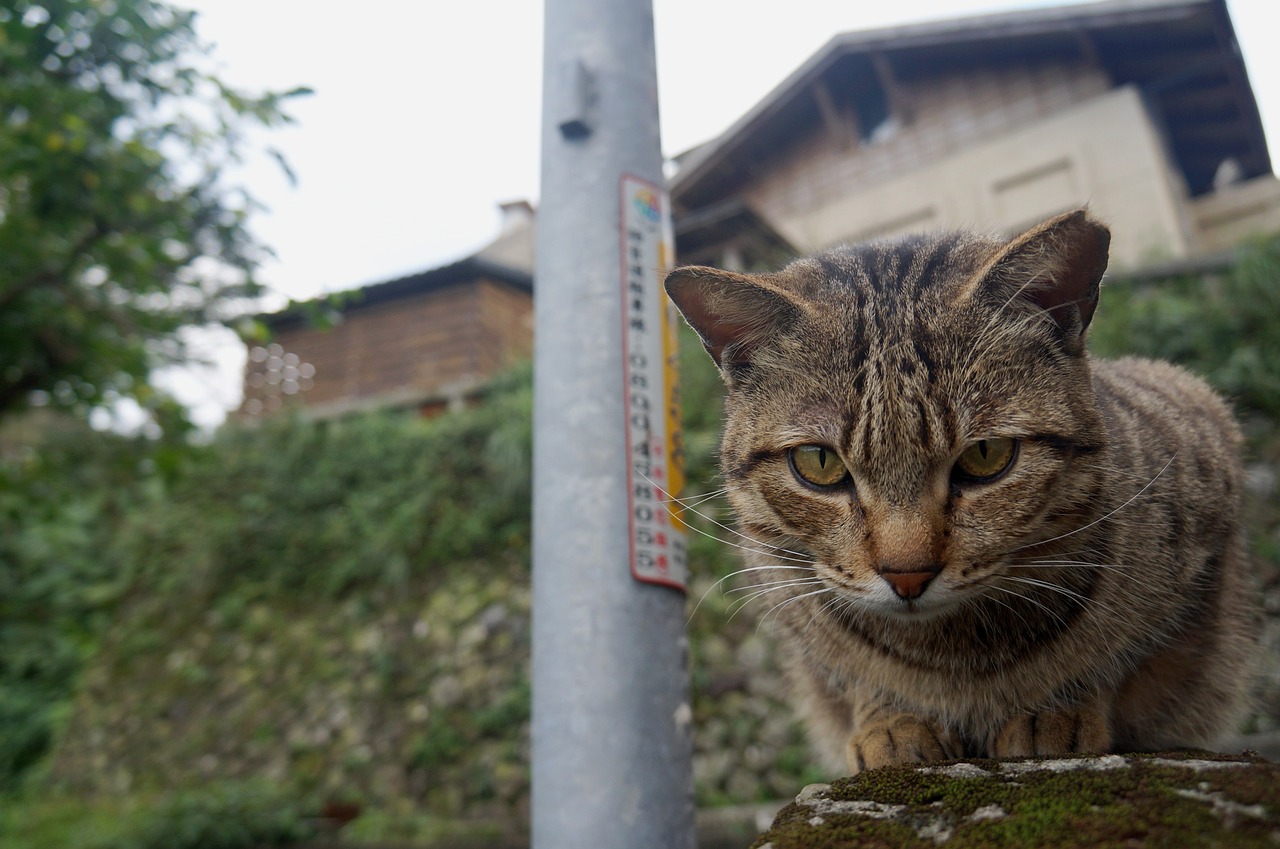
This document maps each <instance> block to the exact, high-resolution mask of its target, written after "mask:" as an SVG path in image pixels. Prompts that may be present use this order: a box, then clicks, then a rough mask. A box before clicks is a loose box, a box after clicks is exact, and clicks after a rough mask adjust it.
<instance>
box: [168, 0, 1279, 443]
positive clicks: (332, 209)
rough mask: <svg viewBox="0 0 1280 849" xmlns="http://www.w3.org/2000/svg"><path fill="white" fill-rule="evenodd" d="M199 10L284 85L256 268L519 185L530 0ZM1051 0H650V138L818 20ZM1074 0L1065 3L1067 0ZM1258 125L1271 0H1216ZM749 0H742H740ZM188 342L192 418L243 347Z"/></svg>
mask: <svg viewBox="0 0 1280 849" xmlns="http://www.w3.org/2000/svg"><path fill="white" fill-rule="evenodd" d="M173 2H174V4H175V5H179V6H184V7H186V8H191V9H194V10H196V11H197V12H198V13H199V16H198V18H197V31H198V32H199V34H200V36H201V37H202V39H203V40H204V41H206V42H207V43H210V44H211V45H213V52H212V59H213V62H214V63H215V66H216V67H217V68H218V70H219V73H220V74H221V76H222V77H223V79H224V80H226V81H227V82H229V83H231V84H233V85H236V86H238V87H241V88H247V89H250V90H266V89H274V90H286V89H290V88H293V87H295V86H299V85H305V86H308V87H310V88H312V89H314V91H315V94H314V95H312V96H310V97H307V98H303V99H299V100H294V101H291V104H292V105H291V108H290V111H291V113H292V114H293V116H294V117H295V119H296V124H295V125H293V126H291V127H288V128H285V129H282V130H273V131H270V132H264V133H261V134H258V135H256V136H254V137H252V139H251V141H252V142H253V143H254V144H255V145H256V146H257V148H258V149H260V150H261V149H265V148H266V147H273V148H276V149H278V150H279V151H280V152H281V153H283V154H284V156H285V158H286V159H287V160H288V162H289V164H290V166H291V168H292V170H293V171H294V172H295V174H296V175H297V184H296V185H292V184H291V183H290V181H289V180H288V179H287V178H286V177H285V176H284V174H283V173H282V172H281V170H280V169H279V167H278V166H277V165H276V164H275V163H274V162H273V161H272V160H270V158H269V157H267V156H266V155H265V154H257V155H251V156H250V157H249V158H248V161H247V163H246V165H245V167H244V168H243V169H242V170H241V171H240V172H239V173H237V174H235V175H234V177H235V179H236V180H237V181H239V182H242V183H243V184H244V185H246V186H247V188H248V189H249V191H250V192H251V193H252V194H253V195H254V196H255V197H256V198H257V199H258V200H259V201H261V202H262V203H263V204H264V205H265V207H266V209H265V210H264V211H263V212H261V213H259V214H257V215H256V216H255V218H254V219H253V221H252V224H251V227H252V229H253V231H254V232H255V234H256V235H257V236H258V237H259V239H260V240H262V241H263V242H265V243H266V244H267V245H269V246H270V247H271V248H272V249H273V250H274V251H275V258H274V259H273V260H270V261H269V262H268V263H266V264H265V265H264V266H263V268H262V273H261V278H262V279H263V281H264V282H266V283H267V284H268V286H270V287H271V288H272V289H273V290H274V291H275V292H276V293H278V295H279V296H281V297H282V298H286V297H287V298H296V299H302V298H309V297H313V296H316V295H319V294H323V293H326V292H332V291H340V290H345V289H352V288H356V287H358V286H362V285H365V284H369V283H376V282H380V281H383V280H389V279H392V278H395V277H398V276H402V275H405V274H410V273H414V272H417V271H422V270H426V269H429V268H434V267H437V266H440V265H444V264H447V263H448V262H450V261H452V260H455V259H459V258H461V257H463V256H466V255H468V254H470V253H472V252H474V251H475V250H476V249H477V248H479V247H481V246H483V245H484V244H485V243H487V242H488V241H489V240H491V239H492V238H493V237H494V236H496V235H497V233H498V229H499V224H500V214H499V210H498V204H499V203H502V202H504V201H510V200H519V199H527V200H530V201H533V202H535V203H536V200H537V197H538V167H539V166H538V163H539V151H538V139H539V135H540V128H539V125H540V120H541V115H540V108H541V106H540V104H541V99H540V87H541V76H542V14H543V8H542V6H543V4H542V3H541V2H538V0H470V2H446V0H361V2H359V3H355V2H344V3H338V2H336V1H335V0H326V2H317V0H173ZM1049 5H1068V4H1066V3H1062V2H1052V3H1050V2H1037V0H1021V2H1001V0H985V2H970V0H894V2H892V3H870V2H866V0H788V2H786V3H768V4H765V3H759V4H756V3H743V2H742V0H653V7H654V26H655V31H656V32H655V35H656V45H657V67H658V92H659V106H660V110H661V122H662V138H663V150H664V153H665V154H667V155H668V156H671V155H674V154H676V153H679V152H681V151H683V150H686V149H688V148H690V147H692V146H694V145H696V144H699V143H701V142H704V141H707V140H708V139H711V138H714V137H715V136H717V135H718V134H719V133H721V132H722V131H723V130H724V129H726V128H727V127H728V126H729V125H731V124H732V123H733V122H734V121H735V120H737V119H738V118H739V117H741V116H742V114H743V113H745V112H746V111H747V110H748V109H750V108H751V107H752V106H753V105H754V104H755V103H756V102H758V101H759V100H760V99H761V98H763V97H764V96H765V95H766V94H767V93H768V92H769V91H771V90H772V89H773V88H774V87H775V86H776V85H778V84H779V83H780V82H782V81H783V80H784V79H785V78H786V77H787V75H789V74H790V73H791V72H792V71H794V70H795V69H796V68H797V67H799V66H800V65H801V64H802V63H803V62H804V61H805V60H806V59H807V58H808V57H809V56H811V55H812V54H813V53H814V52H816V51H817V50H818V49H819V48H820V47H822V45H823V44H825V43H826V42H827V41H828V40H829V39H830V38H831V37H832V36H834V35H836V34H837V33H841V32H846V31H851V30H861V29H871V28H878V27H884V26H892V25H897V24H904V23H915V22H919V21H923V20H937V19H941V18H954V17H967V16H970V15H976V14H983V13H991V12H1000V11H1008V10H1011V9H1019V8H1030V7H1036V6H1049ZM1070 5H1075V4H1070ZM1227 5H1228V8H1229V9H1230V12H1231V16H1232V20H1233V22H1234V24H1235V30H1236V34H1237V37H1238V39H1239V41H1240V44H1241V49H1242V52H1243V53H1244V57H1245V62H1246V65H1247V68H1248V71H1249V76H1250V81H1251V82H1252V84H1253V89H1254V93H1255V95H1256V97H1257V100H1258V105H1259V109H1260V111H1261V113H1262V118H1263V123H1264V126H1265V128H1266V130H1267V135H1268V138H1269V139H1273V138H1280V136H1278V135H1277V133H1280V124H1278V123H1277V122H1278V121H1280V51H1277V50H1276V48H1275V39H1274V33H1275V32H1276V31H1277V25H1280V3H1276V2H1275V0H1228V4H1227ZM746 10H751V11H746ZM201 344H202V345H203V346H204V347H205V353H206V355H208V356H209V357H211V358H212V359H214V360H215V361H216V362H217V364H218V365H217V367H216V368H213V369H205V370H188V371H185V372H183V373H181V374H180V375H177V376H171V378H170V379H169V380H167V381H166V382H167V383H168V384H169V385H170V386H171V387H172V389H173V391H174V392H175V394H178V395H179V397H180V398H181V399H182V400H184V401H185V402H187V403H188V404H189V405H191V406H192V407H193V411H194V417H195V419H196V420H197V421H198V422H199V423H201V424H203V425H204V426H206V427H211V426H215V425H216V424H217V423H218V422H219V421H221V419H222V417H223V415H224V414H225V411H226V409H228V408H232V407H234V406H236V405H237V404H238V403H239V397H240V396H239V391H240V390H239V380H240V369H241V368H242V366H243V357H244V351H243V347H242V346H240V345H239V343H237V342H235V341H234V340H228V339H227V338H226V337H223V336H214V337H206V338H203V339H202V342H201Z"/></svg>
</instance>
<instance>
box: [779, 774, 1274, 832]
mask: <svg viewBox="0 0 1280 849" xmlns="http://www.w3.org/2000/svg"><path fill="white" fill-rule="evenodd" d="M1175 761H1182V762H1184V763H1186V764H1187V765H1185V766H1183V765H1178V764H1177V763H1174V762H1175ZM1194 761H1212V762H1216V763H1231V764H1233V765H1232V766H1223V767H1218V768H1207V767H1206V765H1205V764H1203V763H1200V764H1197V763H1194ZM956 763H966V764H968V765H969V766H968V767H964V768H960V769H957V770H952V771H947V770H946V769H945V766H947V765H937V766H933V767H928V768H917V767H908V766H897V767H886V768H884V769H878V770H872V771H870V772H867V773H863V774H861V775H858V776H855V777H853V778H848V779H844V780H841V781H837V782H835V783H834V784H833V785H832V786H831V789H830V790H829V791H827V792H825V793H821V794H818V796H817V798H811V799H808V800H806V801H804V802H797V803H795V804H792V805H789V806H787V807H786V808H784V809H783V810H782V811H781V812H780V813H779V815H778V818H777V820H776V821H775V823H774V826H773V828H772V829H770V830H769V831H768V832H766V833H765V834H764V835H762V836H761V837H760V839H759V840H758V841H757V842H756V844H755V846H757V847H763V846H765V845H766V844H768V845H769V846H771V847H772V849H801V847H803V849H819V847H854V846H857V847H873V846H895V847H914V846H920V847H926V846H935V845H938V843H939V842H945V844H946V845H947V846H948V847H949V849H952V848H953V849H991V847H1010V849H1012V847H1026V846H1054V847H1063V849H1072V847H1080V849H1084V847H1126V849H1131V847H1144V846H1160V847H1170V849H1173V847H1182V846H1188V847H1190V846H1204V845H1230V846H1245V847H1248V846H1257V847H1263V846H1268V847H1274V846H1275V845H1276V840H1277V837H1278V836H1280V793H1277V791H1276V786H1277V782H1280V766H1278V765H1276V764H1272V763H1270V762H1268V761H1264V760H1262V759H1260V758H1252V757H1243V756H1242V757H1230V756H1222V755H1210V754H1207V753H1185V752H1184V753H1172V754H1164V755H1161V756H1158V757H1157V756H1131V757H1128V758H1126V759H1125V760H1124V761H1123V762H1119V761H1116V762H1113V764H1122V765H1119V766H1118V768H1111V769H1100V768H1096V767H1094V768H1076V769H1049V768H1033V769H1025V768H1021V767H1019V765H1018V762H1005V763H1001V762H996V761H985V760H978V761H964V762H952V764H956ZM1103 765H1104V766H1105V765H1106V764H1103ZM973 767H978V768H981V769H982V770H983V771H984V773H985V775H983V774H979V773H976V771H975V770H974V769H973ZM859 801H861V802H863V803H874V804H875V805H876V806H878V807H876V808H875V809H874V816H873V815H870V814H866V813H857V812H854V811H853V810H851V809H850V806H851V805H852V804H853V803H856V802H859ZM890 812H891V813H892V815H891V816H889V813H890ZM975 814H977V816H975Z"/></svg>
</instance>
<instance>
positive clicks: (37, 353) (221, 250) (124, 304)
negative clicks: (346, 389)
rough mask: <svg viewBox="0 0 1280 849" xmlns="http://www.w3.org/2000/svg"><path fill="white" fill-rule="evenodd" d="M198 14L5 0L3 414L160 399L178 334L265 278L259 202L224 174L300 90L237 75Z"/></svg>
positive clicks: (0, 18)
mask: <svg viewBox="0 0 1280 849" xmlns="http://www.w3.org/2000/svg"><path fill="white" fill-rule="evenodd" d="M194 17H195V15H194V13H192V12H188V11H183V10H180V9H176V8H173V7H170V6H168V5H166V4H164V3H161V2H156V0H38V1H37V0H15V2H11V3H7V4H4V5H2V6H0V127H3V132H0V416H4V415H5V414H7V413H9V412H11V411H13V410H15V409H20V408H22V407H24V406H25V405H27V404H28V403H31V402H32V401H33V400H34V402H35V403H37V404H48V405H51V406H55V407H58V408H62V409H67V410H71V411H73V412H75V413H77V414H79V415H84V414H86V413H87V412H88V411H89V410H90V409H92V408H93V407H94V406H97V405H100V404H103V403H110V402H111V401H113V400H115V399H118V398H121V397H128V398H133V399H136V400H137V401H138V402H139V403H141V404H142V406H143V407H144V408H149V407H151V406H152V405H153V404H155V403H158V396H157V393H156V392H155V391H154V390H153V389H152V388H151V387H150V385H149V384H148V376H149V373H150V371H151V369H152V368H154V367H156V366H158V365H161V364H164V363H167V362H175V361H180V360H182V359H184V358H185V356H186V354H185V352H184V349H183V344H182V340H181V338H180V336H179V335H178V334H177V330H178V329H179V328H181V327H183V326H186V325H200V324H204V323H210V322H224V321H230V320H231V318H232V315H231V312H232V310H233V309H235V306H236V304H237V303H240V304H243V303H244V302H243V301H240V300H239V299H243V298H246V297H252V296H254V295H255V294H257V293H258V291H259V289H260V287H259V285H258V284H257V282H256V281H255V280H254V277H253V273H254V269H255V268H256V267H257V265H258V264H259V262H260V261H261V260H262V259H263V257H264V256H265V253H266V252H265V249H264V248H263V247H262V246H261V245H259V244H258V243H257V242H256V241H255V240H254V239H253V237H252V236H251V235H250V233H249V231H248V230H247V228H246V220H247V218H248V216H249V214H250V213H251V211H252V210H253V209H254V206H255V204H254V201H253V199H252V198H251V197H250V196H249V194H247V193H246V192H245V191H244V190H243V189H240V188H238V187H233V186H229V185H228V184H227V180H226V178H225V174H226V171H227V169H228V167H229V166H231V165H234V164H235V163H236V162H237V161H238V160H239V156H240V153H241V150H242V148H244V146H245V144H246V133H247V132H248V131H249V130H251V129H252V128H255V127H260V126H261V127H276V126H280V125H282V124H285V123H287V122H288V121H289V118H288V116H287V115H286V114H285V112H284V109H283V107H284V104H285V101H286V100H287V99H288V98H290V97H294V96H297V95H300V94H304V93H306V90H305V89H295V90H293V91H289V92H285V93H279V94H277V93H267V94H263V95H249V94H246V93H244V92H241V91H237V90H235V89H233V88H230V87H228V86H226V85H225V84H223V83H222V82H221V81H220V80H219V79H218V78H217V77H216V76H214V75H213V74H212V73H210V72H209V71H208V70H206V66H208V65H209V64H210V61H209V59H208V57H207V55H206V54H207V48H206V46H205V45H203V44H201V43H200V41H199V40H198V39H197V37H196V34H195V32H194V29H193V25H192V22H193V20H194ZM276 155H277V158H279V157H278V154H276ZM282 165H283V162H282ZM286 171H287V169H286ZM240 310H241V311H243V306H241V308H240Z"/></svg>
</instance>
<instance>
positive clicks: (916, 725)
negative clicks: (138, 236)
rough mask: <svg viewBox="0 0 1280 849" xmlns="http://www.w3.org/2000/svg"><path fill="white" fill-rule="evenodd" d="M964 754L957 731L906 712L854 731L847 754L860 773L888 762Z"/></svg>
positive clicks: (933, 759)
mask: <svg viewBox="0 0 1280 849" xmlns="http://www.w3.org/2000/svg"><path fill="white" fill-rule="evenodd" d="M963 753H964V747H963V745H962V744H961V742H960V738H959V737H958V736H957V735H956V734H955V733H954V732H951V731H948V730H946V729H944V728H943V727H942V726H940V725H938V724H936V723H932V722H929V721H926V720H923V719H920V718H919V717H916V716H912V715H911V714H905V713H904V714H899V715H897V716H894V717H892V718H890V719H887V720H884V721H882V722H876V723H874V724H872V725H869V726H868V727H866V728H864V729H862V730H861V731H859V732H858V733H857V734H854V735H853V737H852V738H850V740H849V745H848V748H847V749H846V751H845V757H846V759H847V760H848V762H849V769H850V770H851V771H852V772H853V773H859V772H862V771H864V770H868V769H875V768H876V767H880V766H887V765H889V764H902V763H925V762H928V761H945V760H950V759H952V758H958V757H961V756H962V755H963Z"/></svg>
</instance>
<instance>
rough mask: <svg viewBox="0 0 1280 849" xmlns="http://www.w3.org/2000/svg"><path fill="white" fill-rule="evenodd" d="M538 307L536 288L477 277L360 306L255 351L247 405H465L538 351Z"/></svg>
mask: <svg viewBox="0 0 1280 849" xmlns="http://www.w3.org/2000/svg"><path fill="white" fill-rule="evenodd" d="M531 314H532V299H531V297H530V296H529V294H528V293H527V292H523V291H520V290H517V289H513V288H512V287H510V286H508V285H506V284H502V283H496V282H492V281H488V280H476V281H471V282H465V283H460V284H456V285H452V286H448V287H445V288H442V289H437V290H434V291H428V292H424V293H421V294H416V295H409V296H406V297H403V298H398V299H396V300H394V301H389V302H386V303H381V304H376V305H373V306H369V307H360V306H358V305H357V306H356V307H354V308H352V309H350V310H348V311H347V312H346V313H345V315H344V319H343V320H342V321H341V322H340V323H339V324H337V325H336V326H334V327H331V328H327V329H320V328H311V327H289V328H285V329H281V330H279V331H278V332H277V333H276V334H275V337H274V339H273V341H272V344H271V345H270V346H263V347H262V348H261V349H260V350H257V351H255V350H254V349H252V348H251V350H250V356H249V362H248V364H247V366H246V375H245V400H244V404H243V405H242V407H241V411H242V413H244V414H246V415H250V416H253V415H260V414H266V413H271V412H274V411H275V410H278V409H282V408H284V407H288V406H301V407H304V408H305V409H306V411H307V412H308V413H309V414H312V415H317V416H329V415H340V414H343V413H348V412H354V411H357V410H360V409H366V408H371V407H421V408H430V409H434V408H436V407H439V406H447V405H448V404H450V403H458V402H460V401H461V400H462V399H463V398H464V397H465V396H466V395H467V394H469V393H471V392H473V391H474V390H475V389H476V388H477V386H479V385H480V384H481V383H482V382H483V381H484V380H485V379H486V378H488V377H490V376H492V374H493V373H494V372H495V371H496V370H497V369H498V368H500V367H501V366H503V365H505V364H507V363H508V362H510V361H511V360H512V359H513V358H514V357H516V356H518V355H519V354H520V353H521V352H527V351H528V350H529V348H530V347H531V345H530V342H529V340H530V339H531V336H532V327H531V324H532V322H531V319H529V318H528V316H531ZM290 370H292V371H290ZM304 375H309V376H305V377H304Z"/></svg>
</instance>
